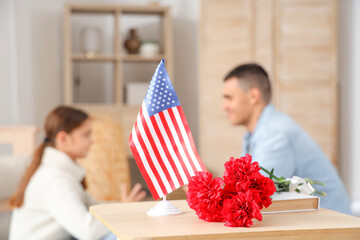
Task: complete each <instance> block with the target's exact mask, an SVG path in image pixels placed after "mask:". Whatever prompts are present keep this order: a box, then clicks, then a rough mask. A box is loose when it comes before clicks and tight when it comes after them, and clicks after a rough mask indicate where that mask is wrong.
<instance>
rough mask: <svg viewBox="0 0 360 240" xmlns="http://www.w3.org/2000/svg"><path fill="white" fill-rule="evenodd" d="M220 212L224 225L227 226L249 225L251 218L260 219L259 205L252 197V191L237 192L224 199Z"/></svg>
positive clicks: (251, 223)
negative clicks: (231, 196)
mask: <svg viewBox="0 0 360 240" xmlns="http://www.w3.org/2000/svg"><path fill="white" fill-rule="evenodd" d="M222 214H223V217H224V221H225V226H228V227H250V226H251V225H253V221H252V219H253V218H256V219H257V220H259V221H261V220H262V215H261V213H260V209H259V206H258V205H257V203H256V201H255V200H254V199H253V195H252V191H251V190H248V191H247V192H245V193H243V192H239V193H238V194H236V195H235V196H234V197H233V198H231V199H225V200H224V203H223V210H222Z"/></svg>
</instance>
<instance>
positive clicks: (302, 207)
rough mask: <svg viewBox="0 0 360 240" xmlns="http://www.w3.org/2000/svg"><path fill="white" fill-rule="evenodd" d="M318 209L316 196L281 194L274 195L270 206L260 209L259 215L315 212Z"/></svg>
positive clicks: (318, 199)
mask: <svg viewBox="0 0 360 240" xmlns="http://www.w3.org/2000/svg"><path fill="white" fill-rule="evenodd" d="M319 208H320V198H319V197H318V196H313V195H306V194H301V193H297V192H281V193H274V195H273V196H272V204H271V205H270V206H269V207H268V208H263V209H261V213H262V214H270V213H282V212H302V211H316V210H319Z"/></svg>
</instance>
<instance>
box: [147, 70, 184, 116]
mask: <svg viewBox="0 0 360 240" xmlns="http://www.w3.org/2000/svg"><path fill="white" fill-rule="evenodd" d="M144 101H145V106H146V108H147V110H148V112H149V115H150V116H152V115H154V114H156V113H158V112H161V111H163V110H165V109H168V108H172V107H176V106H179V105H180V102H179V99H178V97H177V95H176V93H175V90H174V87H173V86H172V84H171V81H170V79H169V76H168V74H167V73H166V70H165V67H163V66H159V67H158V68H157V69H156V72H155V74H154V76H153V78H152V80H151V82H150V86H149V90H148V91H147V94H146V96H145V100H144Z"/></svg>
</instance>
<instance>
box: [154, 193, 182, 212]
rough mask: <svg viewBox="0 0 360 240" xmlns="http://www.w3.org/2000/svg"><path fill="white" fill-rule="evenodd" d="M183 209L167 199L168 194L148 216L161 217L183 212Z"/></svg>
mask: <svg viewBox="0 0 360 240" xmlns="http://www.w3.org/2000/svg"><path fill="white" fill-rule="evenodd" d="M181 213H182V211H181V210H179V209H178V208H177V207H175V206H174V205H173V204H172V203H171V202H169V201H167V200H166V195H165V196H164V197H163V200H162V201H160V202H158V203H157V204H156V205H155V207H153V208H151V209H150V210H149V211H148V212H147V215H148V216H153V217H160V216H171V215H178V214H181Z"/></svg>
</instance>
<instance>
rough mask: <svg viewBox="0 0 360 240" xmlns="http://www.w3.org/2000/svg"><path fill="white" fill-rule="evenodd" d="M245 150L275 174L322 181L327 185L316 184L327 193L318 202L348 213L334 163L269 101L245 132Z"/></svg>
mask: <svg viewBox="0 0 360 240" xmlns="http://www.w3.org/2000/svg"><path fill="white" fill-rule="evenodd" d="M245 153H249V154H251V155H252V156H253V160H254V161H257V162H258V163H259V164H260V166H262V167H264V168H265V169H268V170H271V169H272V168H274V175H275V176H278V177H281V176H283V177H285V178H291V177H292V176H299V177H303V178H306V177H307V178H309V179H312V180H318V181H320V182H323V183H325V184H326V186H319V185H316V186H315V188H316V189H317V190H318V191H325V192H326V194H327V196H326V197H321V199H320V206H321V207H324V208H327V209H331V210H335V211H338V212H342V213H346V214H351V210H350V204H349V199H348V196H347V194H346V190H345V187H344V185H343V183H342V181H341V179H340V176H339V174H338V173H337V171H336V169H335V167H334V166H333V165H332V163H331V162H330V161H329V159H328V158H327V157H326V155H325V154H324V153H323V152H322V151H321V149H320V148H319V146H318V145H317V144H316V143H315V141H314V140H313V139H312V138H311V137H310V136H309V135H308V134H307V133H306V132H305V131H304V130H303V129H302V128H301V127H300V126H299V125H298V124H297V123H296V122H295V121H294V120H292V119H291V118H290V117H289V116H288V115H286V114H284V113H282V112H279V111H276V110H275V108H274V106H273V105H272V104H268V105H267V106H266V107H265V108H264V110H263V112H262V113H261V116H260V119H259V121H258V123H257V125H256V127H255V130H254V132H253V133H252V134H250V133H247V134H246V135H245V138H244V142H243V150H242V156H243V155H245ZM265 175H266V174H265Z"/></svg>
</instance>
